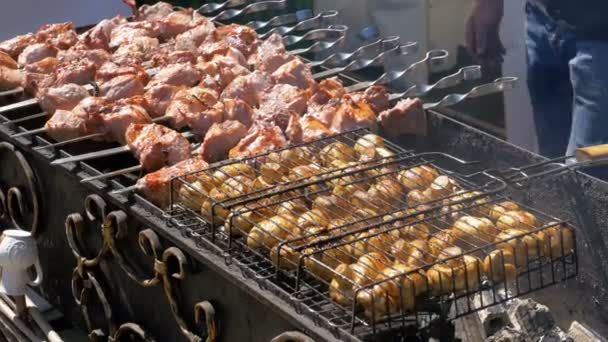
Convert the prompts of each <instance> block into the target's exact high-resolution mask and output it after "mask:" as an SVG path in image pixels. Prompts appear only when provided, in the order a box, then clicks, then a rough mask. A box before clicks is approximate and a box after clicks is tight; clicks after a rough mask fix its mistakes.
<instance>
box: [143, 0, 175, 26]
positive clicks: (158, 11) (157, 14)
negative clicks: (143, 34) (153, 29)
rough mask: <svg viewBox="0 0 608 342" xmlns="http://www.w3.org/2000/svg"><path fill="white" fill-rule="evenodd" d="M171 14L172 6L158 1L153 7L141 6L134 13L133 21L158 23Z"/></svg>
mask: <svg viewBox="0 0 608 342" xmlns="http://www.w3.org/2000/svg"><path fill="white" fill-rule="evenodd" d="M172 12H173V6H172V5H170V4H168V3H166V2H163V1H159V2H157V3H155V4H154V5H147V4H145V5H142V6H140V7H139V9H137V12H136V13H135V19H137V20H145V21H158V20H162V19H163V18H165V17H166V16H168V15H169V14H171V13H172Z"/></svg>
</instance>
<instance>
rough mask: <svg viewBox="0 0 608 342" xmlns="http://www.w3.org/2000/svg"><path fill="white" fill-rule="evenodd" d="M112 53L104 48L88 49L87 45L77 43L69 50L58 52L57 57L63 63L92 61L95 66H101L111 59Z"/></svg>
mask: <svg viewBox="0 0 608 342" xmlns="http://www.w3.org/2000/svg"><path fill="white" fill-rule="evenodd" d="M111 57H112V55H110V53H108V52H107V51H106V50H102V49H86V47H85V46H83V45H80V44H76V45H74V46H72V47H71V48H69V49H67V50H62V51H59V53H57V58H58V59H59V60H60V61H61V62H63V63H73V62H79V61H86V62H89V63H92V64H93V65H94V66H95V68H100V67H101V66H102V65H103V64H104V63H106V62H107V61H109V60H110V58H111Z"/></svg>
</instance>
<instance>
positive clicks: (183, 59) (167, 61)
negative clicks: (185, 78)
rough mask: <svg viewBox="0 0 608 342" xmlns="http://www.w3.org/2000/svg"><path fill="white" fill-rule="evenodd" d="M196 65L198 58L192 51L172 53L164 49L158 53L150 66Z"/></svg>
mask: <svg viewBox="0 0 608 342" xmlns="http://www.w3.org/2000/svg"><path fill="white" fill-rule="evenodd" d="M183 63H186V64H195V63H196V56H195V55H194V54H193V53H192V52H190V51H180V50H177V51H172V50H168V49H162V50H161V51H158V52H156V53H155V54H154V55H153V56H152V59H151V60H150V61H149V64H150V66H154V67H165V66H167V65H171V64H183Z"/></svg>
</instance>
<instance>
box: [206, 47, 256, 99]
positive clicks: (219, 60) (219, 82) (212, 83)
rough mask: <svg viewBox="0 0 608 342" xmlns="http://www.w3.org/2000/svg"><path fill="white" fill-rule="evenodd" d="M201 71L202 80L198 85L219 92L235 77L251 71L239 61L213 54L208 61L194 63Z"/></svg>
mask: <svg viewBox="0 0 608 342" xmlns="http://www.w3.org/2000/svg"><path fill="white" fill-rule="evenodd" d="M196 68H197V69H198V70H200V71H201V74H202V80H201V83H200V86H202V87H206V88H211V89H214V90H216V91H218V92H221V91H222V90H224V88H226V86H227V85H228V84H230V83H231V82H232V81H233V80H234V79H235V78H237V77H239V76H245V75H248V74H250V73H251V72H250V71H249V69H247V68H246V67H245V66H243V65H241V64H240V63H239V61H237V60H235V59H234V58H230V57H227V56H215V57H214V58H213V59H212V60H211V61H209V62H201V63H198V64H197V65H196Z"/></svg>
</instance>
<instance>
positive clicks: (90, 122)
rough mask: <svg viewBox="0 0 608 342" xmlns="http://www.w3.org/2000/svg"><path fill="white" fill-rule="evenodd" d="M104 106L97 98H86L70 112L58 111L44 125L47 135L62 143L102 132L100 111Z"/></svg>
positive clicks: (103, 102) (102, 100)
mask: <svg viewBox="0 0 608 342" xmlns="http://www.w3.org/2000/svg"><path fill="white" fill-rule="evenodd" d="M105 104H106V102H105V100H104V99H101V98H99V97H86V98H84V99H83V100H82V101H80V103H78V105H77V106H76V107H74V108H73V109H72V110H71V111H69V110H63V109H58V110H57V111H56V112H55V114H53V116H52V117H51V118H50V119H49V120H48V121H47V122H46V124H45V125H44V127H45V128H46V129H47V134H48V135H50V136H51V137H52V138H53V139H55V140H56V141H63V140H68V139H73V138H77V137H80V136H83V135H88V134H92V133H99V132H103V131H104V130H103V121H102V119H101V115H102V114H101V109H102V107H103V106H104V105H105Z"/></svg>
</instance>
